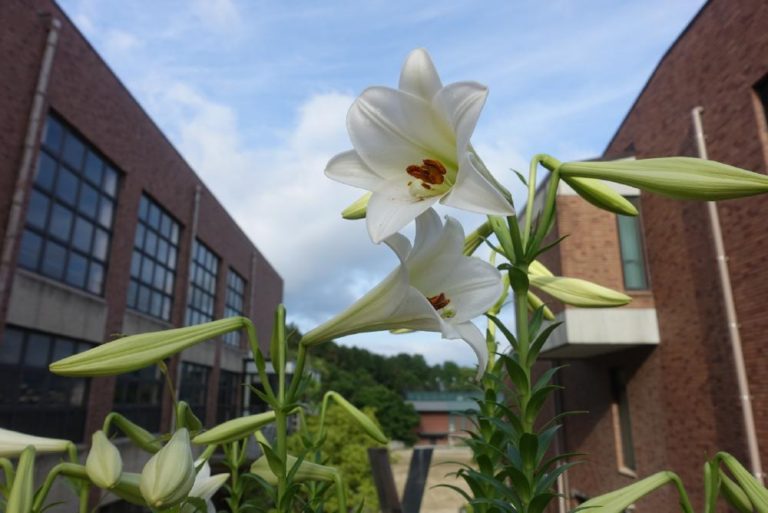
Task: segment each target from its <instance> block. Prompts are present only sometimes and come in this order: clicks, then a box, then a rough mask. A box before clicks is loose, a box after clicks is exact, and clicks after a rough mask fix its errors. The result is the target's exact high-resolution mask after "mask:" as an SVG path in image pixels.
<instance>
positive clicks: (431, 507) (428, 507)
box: [391, 446, 472, 513]
mask: <svg viewBox="0 0 768 513" xmlns="http://www.w3.org/2000/svg"><path fill="white" fill-rule="evenodd" d="M412 452H413V450H412V449H401V450H396V451H392V452H391V461H392V474H393V475H394V478H395V484H396V485H397V491H398V493H399V496H400V497H402V496H403V489H404V488H405V479H406V477H408V465H409V464H410V462H411V454H412ZM471 461H472V454H471V452H470V451H469V449H468V448H467V447H440V446H438V447H435V450H434V452H433V453H432V464H431V465H430V468H429V475H428V476H427V486H426V487H425V489H424V498H423V500H422V502H421V513H458V511H459V508H460V507H461V506H462V505H464V503H465V500H464V498H463V497H462V496H461V495H459V494H458V493H457V492H455V491H453V490H451V489H449V488H444V487H439V488H434V486H435V485H438V484H441V483H444V484H450V485H453V486H457V487H459V488H461V489H462V490H469V488H468V487H467V485H466V484H465V483H464V480H463V479H461V478H456V477H454V476H448V477H446V475H447V474H451V473H453V472H456V471H457V470H458V469H459V466H458V465H456V464H454V463H450V462H461V463H471Z"/></svg>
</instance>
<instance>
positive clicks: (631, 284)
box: [616, 197, 648, 290]
mask: <svg viewBox="0 0 768 513" xmlns="http://www.w3.org/2000/svg"><path fill="white" fill-rule="evenodd" d="M628 199H629V200H630V201H631V202H632V203H633V204H634V205H635V206H636V207H638V211H639V210H640V208H639V198H638V197H634V198H628ZM616 217H617V219H618V225H619V246H620V248H621V262H622V268H623V271H624V288H625V289H627V290H646V289H648V277H647V273H646V269H645V248H644V245H643V233H642V226H641V224H640V216H637V217H631V216H622V215H620V216H616Z"/></svg>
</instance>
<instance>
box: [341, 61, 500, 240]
mask: <svg viewBox="0 0 768 513" xmlns="http://www.w3.org/2000/svg"><path fill="white" fill-rule="evenodd" d="M487 95H488V89H487V88H486V87H485V86H483V85H481V84H478V83H476V82H456V83H453V84H449V85H446V86H443V85H442V82H441V81H440V77H439V76H438V74H437V71H436V70H435V67H434V64H433V63H432V59H431V58H430V57H429V54H428V53H427V52H426V50H423V49H417V50H414V51H413V52H411V53H410V54H409V55H408V58H407V59H406V61H405V64H404V65H403V69H402V72H401V76H400V84H399V89H391V88H388V87H370V88H368V89H366V90H365V91H363V93H362V94H361V95H360V96H359V97H358V98H357V99H356V100H355V102H354V103H353V104H352V106H351V107H350V109H349V113H348V115H347V130H348V131H349V136H350V139H351V141H352V146H353V148H354V149H353V150H351V151H347V152H344V153H341V154H339V155H337V156H336V157H334V158H333V159H331V161H330V162H329V163H328V166H327V167H326V174H327V175H328V177H329V178H331V179H333V180H337V181H339V182H342V183H345V184H348V185H352V186H355V187H360V188H363V189H367V190H369V191H371V192H372V196H371V199H370V202H369V205H368V211H367V215H366V218H367V226H368V232H369V235H370V236H371V239H372V240H373V241H374V242H376V243H379V242H381V241H382V240H384V239H386V238H387V237H389V236H390V235H392V234H393V233H396V232H397V231H399V230H400V229H402V228H403V227H404V226H405V225H407V224H408V223H409V222H411V221H412V220H413V219H415V218H416V217H417V216H419V215H420V214H421V213H422V212H424V211H425V210H426V209H427V208H429V207H430V206H432V205H433V204H434V202H435V201H438V200H440V201H443V202H444V203H445V204H446V205H450V206H454V207H457V208H461V209H465V210H471V211H474V212H479V213H483V214H495V215H512V214H514V209H513V208H512V206H511V204H510V201H509V200H508V199H507V198H509V194H508V193H507V191H506V190H504V188H503V186H501V185H500V184H499V183H498V182H497V181H496V180H495V179H493V178H492V177H491V176H490V173H488V172H487V170H486V169H485V166H484V165H483V166H481V167H482V172H478V171H477V169H475V166H474V165H473V164H472V163H471V162H470V161H469V159H468V158H467V157H466V154H467V152H469V151H470V150H471V146H470V138H471V136H472V133H473V131H474V129H475V126H476V125H477V120H478V118H479V117H480V113H481V111H482V109H483V106H484V105H485V100H486V97H487ZM475 158H477V157H476V156H475Z"/></svg>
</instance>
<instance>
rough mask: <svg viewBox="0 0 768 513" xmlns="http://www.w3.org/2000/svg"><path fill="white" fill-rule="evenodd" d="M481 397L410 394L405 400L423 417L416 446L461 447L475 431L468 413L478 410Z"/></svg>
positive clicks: (443, 393)
mask: <svg viewBox="0 0 768 513" xmlns="http://www.w3.org/2000/svg"><path fill="white" fill-rule="evenodd" d="M476 398H477V393H476V392H473V391H465V392H408V393H406V395H405V400H406V401H407V402H409V403H410V404H412V405H413V409H414V410H416V413H418V414H419V425H418V427H417V428H416V434H417V435H418V437H419V440H418V441H417V442H416V445H461V443H462V441H461V440H462V438H465V437H467V436H468V432H469V431H470V430H472V429H473V428H474V425H473V423H472V419H471V418H469V417H468V416H467V413H466V412H467V411H469V410H473V409H475V408H477V402H476V401H475V399H476Z"/></svg>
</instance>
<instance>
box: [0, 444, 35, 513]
mask: <svg viewBox="0 0 768 513" xmlns="http://www.w3.org/2000/svg"><path fill="white" fill-rule="evenodd" d="M34 479H35V447H34V446H31V445H30V446H29V447H27V448H26V449H24V450H23V451H22V452H21V456H19V464H18V466H17V467H16V476H15V477H14V479H13V485H12V486H11V491H10V493H9V494H8V502H7V504H6V505H5V507H6V509H5V511H6V513H29V512H30V511H31V510H32V503H33V502H34V499H35V494H34V484H35V483H34Z"/></svg>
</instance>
